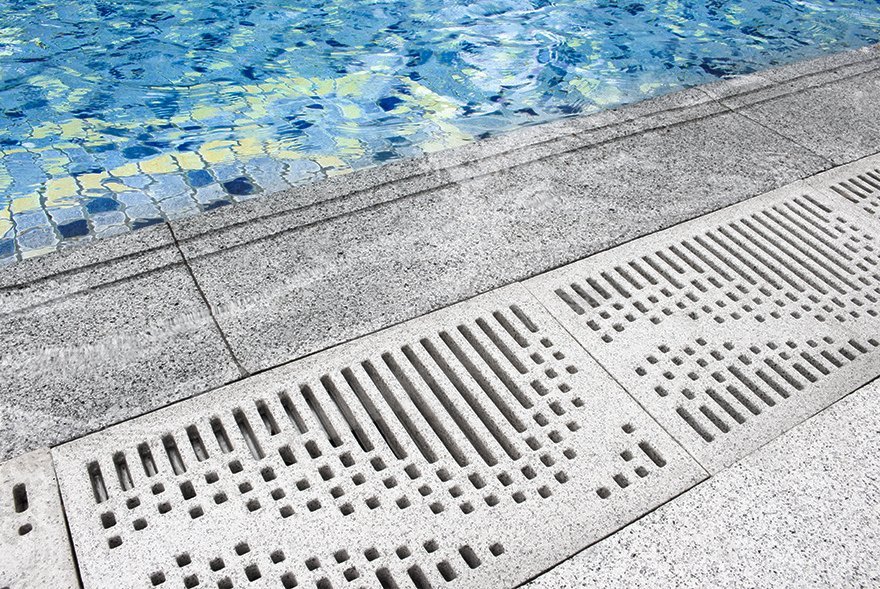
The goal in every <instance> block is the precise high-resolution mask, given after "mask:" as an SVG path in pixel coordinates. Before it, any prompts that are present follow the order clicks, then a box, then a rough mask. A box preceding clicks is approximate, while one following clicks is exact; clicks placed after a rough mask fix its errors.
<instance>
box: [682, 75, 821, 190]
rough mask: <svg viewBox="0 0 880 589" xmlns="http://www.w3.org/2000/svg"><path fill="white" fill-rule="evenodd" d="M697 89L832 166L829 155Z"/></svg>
mask: <svg viewBox="0 0 880 589" xmlns="http://www.w3.org/2000/svg"><path fill="white" fill-rule="evenodd" d="M699 90H700V91H701V92H703V93H704V94H705V95H706V96H708V97H709V98H710V99H711V100H712V101H713V102H715V103H717V104H718V105H720V106H722V107H724V108H726V109H727V110H728V111H729V112H731V113H733V114H735V115H739V116H741V117H743V118H745V119H746V120H748V121H749V122H751V123H754V124H756V125H758V126H759V127H761V128H763V129H765V130H766V131H768V132H770V133H773V134H774V135H776V136H777V137H780V138H781V139H784V140H786V141H789V142H791V143H793V144H795V145H797V146H798V147H800V148H801V149H803V150H804V151H806V152H808V153H811V154H813V155H814V156H816V157H817V158H819V159H821V160H822V161H824V162H825V163H826V164H827V165H828V168H829V169H830V168H832V167H834V161H833V160H832V159H831V158H829V157H827V156H824V155H822V154H821V153H818V152H816V151H815V150H813V149H811V148H809V147H807V146H806V145H804V144H802V143H800V142H798V141H797V140H796V139H795V138H793V137H790V136H788V135H786V134H784V133H782V132H780V131H778V130H777V129H774V128H773V127H771V126H769V125H767V124H766V123H763V122H761V121H759V120H758V119H756V118H754V117H750V116H748V115H747V114H746V113H744V112H741V111H740V110H737V109H734V108H733V107H731V106H729V105H728V104H726V103H725V102H724V101H723V100H721V99H720V98H718V97H716V96H712V94H710V93H709V92H707V91H706V90H704V89H702V88H699ZM824 171H825V170H823V171H820V172H815V173H813V175H817V174H822V173H823V172H824ZM808 177H809V176H804V178H803V179H806V178H808Z"/></svg>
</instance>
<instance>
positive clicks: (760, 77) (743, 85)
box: [0, 44, 880, 288]
mask: <svg viewBox="0 0 880 589" xmlns="http://www.w3.org/2000/svg"><path fill="white" fill-rule="evenodd" d="M878 59H880V44H877V45H871V46H867V47H863V48H861V49H855V50H848V51H843V52H838V53H833V54H829V55H826V56H822V57H819V58H815V59H809V60H804V61H799V62H795V63H792V64H788V65H784V66H778V67H773V68H769V69H767V70H763V71H761V72H756V73H754V74H748V75H744V76H737V77H734V78H730V79H727V80H722V81H719V82H713V83H709V84H705V85H701V86H697V87H694V88H689V89H684V90H681V91H678V92H674V93H671V94H667V95H664V96H660V97H657V98H653V99H649V100H646V101H643V102H637V103H632V104H628V105H624V106H622V107H619V108H616V109H612V110H607V111H601V112H598V113H595V114H590V115H583V116H575V117H567V118H563V119H558V120H555V121H549V122H544V123H540V124H536V125H533V126H528V127H522V128H518V129H515V130H512V131H509V132H507V133H504V134H501V135H499V136H496V137H493V138H490V139H486V140H483V141H478V142H475V143H472V144H468V145H464V146H461V147H458V148H453V149H449V150H443V151H439V152H435V153H431V154H427V155H425V156H422V157H419V158H413V159H405V160H400V161H397V162H391V163H388V164H385V165H381V166H377V167H372V168H366V169H362V170H356V171H353V172H350V173H347V174H344V175H341V176H337V177H333V178H330V179H327V180H324V181H321V182H317V183H314V184H308V185H304V186H301V187H297V188H294V189H291V190H287V191H283V192H279V193H276V194H274V195H272V196H271V197H269V198H260V199H255V200H251V201H247V202H243V203H239V204H237V205H233V206H231V207H226V208H223V209H219V210H217V211H212V212H210V213H207V214H202V215H197V216H195V217H191V218H188V219H183V220H180V221H174V222H170V223H163V224H160V225H157V226H154V227H150V228H146V229H141V230H138V231H135V232H132V233H128V234H124V235H120V236H115V237H112V238H108V239H102V240H96V241H93V242H90V243H88V244H84V245H83V246H81V247H73V248H70V249H67V250H62V251H60V252H54V253H51V254H48V255H45V256H41V257H38V258H34V259H30V260H24V261H21V262H18V263H16V264H12V265H10V266H7V267H5V268H3V269H2V272H0V288H5V287H10V286H21V285H24V284H27V283H28V282H31V281H34V280H39V279H42V278H46V277H49V276H54V275H58V274H64V273H66V272H72V271H76V270H79V269H82V268H86V267H90V266H96V265H100V264H102V263H107V262H111V261H114V260H118V259H120V258H126V257H129V256H133V255H136V254H140V253H147V252H149V251H151V250H154V249H157V248H161V247H163V246H167V245H172V244H176V241H177V239H176V238H175V233H172V231H171V229H172V227H173V228H174V230H175V231H176V235H177V236H178V237H179V238H180V239H187V238H189V237H194V236H200V235H205V234H206V233H210V232H213V231H218V230H221V229H224V228H228V227H232V226H237V225H244V224H248V223H253V222H256V221H259V220H260V219H261V218H265V217H267V216H271V215H276V214H281V213H286V212H291V211H296V210H298V209H303V208H308V207H310V206H312V205H317V204H320V203H326V202H328V201H335V200H338V199H344V198H347V197H349V196H352V195H355V194H358V193H363V192H366V191H370V190H376V189H380V188H382V187H388V186H392V185H395V184H401V185H405V184H409V185H410V186H408V187H407V188H409V189H410V192H418V191H420V190H425V189H430V188H435V187H437V186H440V185H442V184H443V183H444V182H446V181H449V180H450V179H451V177H452V176H454V174H452V173H451V170H452V169H454V168H459V167H463V166H468V165H469V164H471V163H472V162H474V161H478V160H485V159H489V158H501V159H502V160H510V161H513V162H515V161H518V158H517V155H516V152H519V151H522V150H526V149H529V148H532V149H533V148H535V147H536V146H540V145H542V144H547V143H553V142H556V141H559V140H564V139H566V138H571V137H573V136H577V135H578V134H581V133H584V132H587V131H591V130H597V129H602V128H607V127H614V126H618V125H623V124H626V123H630V124H631V123H633V121H638V120H639V119H643V118H646V117H650V116H652V115H660V114H663V113H665V112H670V111H677V110H686V109H688V108H691V107H693V106H697V105H700V104H705V103H706V102H718V103H719V105H721V106H724V105H723V104H722V103H721V102H720V100H719V99H720V98H722V97H731V96H737V95H741V94H746V93H752V92H757V91H762V90H767V88H768V87H775V86H780V87H781V86H785V85H787V84H790V83H791V82H793V81H797V80H801V79H803V78H812V77H817V76H818V77H822V74H826V75H830V76H831V77H832V79H833V78H835V76H834V74H833V72H835V71H837V70H839V69H842V68H844V69H845V68H852V67H857V66H858V65H859V64H865V63H868V62H872V61H875V60H878ZM695 96H699V97H702V98H698V97H697V98H695ZM725 108H726V107H725ZM648 130H650V129H648V128H642V127H639V126H638V125H636V126H635V127H634V128H633V129H630V130H628V131H625V132H624V135H637V134H639V133H642V132H645V131H648ZM504 165H505V164H504V161H501V162H500V163H499V164H497V165H496V166H494V167H496V168H498V167H504ZM381 200H382V199H380V201H381Z"/></svg>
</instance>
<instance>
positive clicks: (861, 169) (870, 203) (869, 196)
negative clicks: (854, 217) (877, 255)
mask: <svg viewBox="0 0 880 589" xmlns="http://www.w3.org/2000/svg"><path fill="white" fill-rule="evenodd" d="M812 184H813V185H814V186H816V187H818V188H820V189H821V190H824V191H825V192H827V193H828V194H830V195H831V196H833V197H835V198H843V199H844V200H846V201H847V202H849V203H851V204H853V205H855V206H856V207H858V208H859V209H861V210H862V211H864V212H865V213H867V214H868V215H870V216H871V217H873V218H874V219H878V220H880V156H872V157H869V158H865V159H863V160H859V161H858V162H855V163H853V164H849V165H846V166H841V167H839V168H835V169H834V170H831V171H830V172H825V173H824V174H819V175H818V176H816V177H815V178H814V179H813V180H812Z"/></svg>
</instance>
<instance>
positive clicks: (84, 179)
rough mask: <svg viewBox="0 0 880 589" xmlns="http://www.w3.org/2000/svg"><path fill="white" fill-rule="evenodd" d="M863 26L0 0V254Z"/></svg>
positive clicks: (720, 8)
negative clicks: (1, 2)
mask: <svg viewBox="0 0 880 589" xmlns="http://www.w3.org/2000/svg"><path fill="white" fill-rule="evenodd" d="M878 40H880V2H878V0H838V1H831V0H813V1H808V2H806V1H805V2H798V1H791V0H740V1H724V0H712V1H703V2H696V1H691V0H686V1H679V2H660V1H654V2H626V1H622V2H617V1H590V0H586V1H584V0H556V1H551V0H481V1H474V2H468V1H463V0H443V1H439V0H431V1H425V0H407V1H381V2H380V1H371V0H311V1H308V0H187V1H185V2H183V1H181V2H175V1H167V0H151V1H149V2H145V1H141V0H55V1H46V0H5V1H4V7H3V11H2V13H0V263H3V262H9V261H13V260H16V259H21V258H25V257H32V256H35V255H39V254H42V253H45V252H48V251H53V250H55V249H58V248H60V247H66V246H68V245H72V244H76V243H81V242H83V241H88V240H90V239H93V238H95V237H101V236H108V235H114V234H117V233H121V232H125V231H129V230H131V229H136V228H139V227H145V226H149V225H152V224H155V223H157V222H160V221H161V220H162V219H166V218H179V217H183V216H186V215H191V214H195V213H198V212H200V211H206V210H211V209H213V208H216V207H218V206H223V205H225V204H228V203H231V202H236V201H240V200H244V199H248V198H254V197H256V196H260V195H265V194H269V193H272V192H275V191H279V190H283V189H285V188H287V187H290V186H292V185H296V184H300V183H303V182H310V181H314V180H316V179H319V178H322V177H325V176H327V175H333V174H340V173H344V172H346V171H349V170H351V169H356V168H361V167H365V166H370V165H375V164H377V163H381V162H385V161H389V160H393V159H396V158H401V157H409V156H415V155H419V154H422V153H425V152H430V151H436V150H439V149H444V148H447V147H452V146H455V145H459V144H462V143H465V142H469V141H473V140H474V139H476V138H480V137H484V136H487V135H489V134H494V133H498V132H502V131H504V130H507V129H511V128H513V127H516V126H519V125H523V124H532V123H535V122H540V121H543V120H548V119H554V118H558V117H562V116H567V115H572V114H578V113H590V112H595V111H598V110H601V109H605V108H609V107H612V106H616V105H620V104H623V103H628V102H633V101H638V100H643V99H645V98H648V97H652V96H656V95H658V94H663V93H666V92H670V91H673V90H676V89H680V88H683V87H686V86H691V85H695V84H699V83H703V82H707V81H712V80H715V79H717V78H724V77H729V76H733V75H737V74H742V73H748V72H751V71H754V70H757V69H760V68H764V67H767V66H770V65H775V64H780V63H786V62H791V61H795V60H798V59H802V58H808V57H814V56H817V55H821V54H823V53H829V52H832V51H838V50H843V49H847V48H854V47H860V46H864V45H867V44H871V43H876V42H877V41H878Z"/></svg>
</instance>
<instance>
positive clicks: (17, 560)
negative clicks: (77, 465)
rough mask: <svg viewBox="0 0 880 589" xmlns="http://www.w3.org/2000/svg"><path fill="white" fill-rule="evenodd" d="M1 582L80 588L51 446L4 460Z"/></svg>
mask: <svg viewBox="0 0 880 589" xmlns="http://www.w3.org/2000/svg"><path fill="white" fill-rule="evenodd" d="M0 587H3V588H4V589H46V588H47V587H51V588H52V589H79V577H78V575H77V573H76V567H75V565H74V562H73V555H72V553H71V549H70V539H69V538H68V536H67V523H66V522H65V519H64V512H63V510H62V507H61V497H60V496H59V495H58V484H57V483H56V481H55V470H54V468H53V466H52V456H51V455H50V454H49V450H48V449H44V450H38V451H35V452H31V453H29V454H26V455H24V456H20V457H18V458H16V459H15V460H11V461H9V462H4V463H3V464H0Z"/></svg>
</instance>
